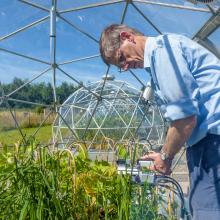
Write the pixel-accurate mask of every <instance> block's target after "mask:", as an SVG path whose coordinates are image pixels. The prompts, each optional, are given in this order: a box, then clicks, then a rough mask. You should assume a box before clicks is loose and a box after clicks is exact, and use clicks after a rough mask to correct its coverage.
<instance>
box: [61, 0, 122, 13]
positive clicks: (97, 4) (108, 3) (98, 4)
mask: <svg viewBox="0 0 220 220" xmlns="http://www.w3.org/2000/svg"><path fill="white" fill-rule="evenodd" d="M122 2H124V0H111V1H108V2H104V3H103V2H99V3H95V4H90V5H86V6H81V7H76V8H70V9H66V10H62V11H59V14H62V13H67V12H73V11H79V10H84V9H89V8H95V7H100V6H106V5H113V4H115V3H122Z"/></svg>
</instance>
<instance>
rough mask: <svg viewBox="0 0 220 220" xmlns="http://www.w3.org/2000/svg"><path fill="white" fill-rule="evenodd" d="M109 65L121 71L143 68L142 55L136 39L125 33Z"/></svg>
mask: <svg viewBox="0 0 220 220" xmlns="http://www.w3.org/2000/svg"><path fill="white" fill-rule="evenodd" d="M120 42H121V43H120V47H119V48H118V49H117V50H116V52H115V54H114V58H113V59H112V60H111V63H112V64H114V65H116V66H118V67H119V68H121V69H123V70H125V71H126V70H128V69H137V68H143V66H144V58H143V57H144V54H143V49H142V48H141V44H140V43H139V40H138V37H136V36H134V35H132V34H129V33H127V32H126V33H125V34H124V35H122V36H121V41H120Z"/></svg>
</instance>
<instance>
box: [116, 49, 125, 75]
mask: <svg viewBox="0 0 220 220" xmlns="http://www.w3.org/2000/svg"><path fill="white" fill-rule="evenodd" d="M125 61H126V58H125V56H124V54H123V53H122V52H121V49H120V48H119V49H118V67H119V72H122V70H121V67H122V66H123V65H124V64H125Z"/></svg>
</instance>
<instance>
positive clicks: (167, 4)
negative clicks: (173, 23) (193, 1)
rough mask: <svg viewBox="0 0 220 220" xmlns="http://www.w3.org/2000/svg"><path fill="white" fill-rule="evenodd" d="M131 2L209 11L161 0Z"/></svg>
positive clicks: (136, 0)
mask: <svg viewBox="0 0 220 220" xmlns="http://www.w3.org/2000/svg"><path fill="white" fill-rule="evenodd" d="M133 2H137V3H144V4H150V5H158V6H163V7H168V8H177V9H184V10H191V11H199V12H210V10H209V9H205V8H195V7H189V6H182V5H178V4H170V3H162V2H155V1H148V0H133Z"/></svg>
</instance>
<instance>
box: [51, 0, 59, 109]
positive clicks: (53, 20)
mask: <svg viewBox="0 0 220 220" xmlns="http://www.w3.org/2000/svg"><path fill="white" fill-rule="evenodd" d="M56 3H57V1H56V0H52V6H51V9H50V59H51V68H52V72H53V74H52V86H53V97H54V103H53V105H54V109H56V111H57V106H56V103H57V96H56V68H57V64H56V13H57V12H56Z"/></svg>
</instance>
